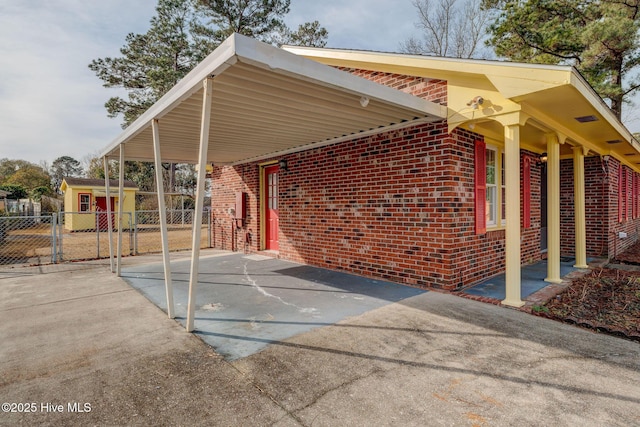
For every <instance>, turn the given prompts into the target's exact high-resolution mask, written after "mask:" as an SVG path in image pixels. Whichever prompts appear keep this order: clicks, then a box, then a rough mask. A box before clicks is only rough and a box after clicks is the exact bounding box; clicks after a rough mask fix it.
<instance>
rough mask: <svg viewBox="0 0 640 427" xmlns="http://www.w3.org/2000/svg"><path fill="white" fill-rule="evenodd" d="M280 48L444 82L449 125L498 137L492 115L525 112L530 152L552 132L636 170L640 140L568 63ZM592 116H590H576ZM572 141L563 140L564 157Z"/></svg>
mask: <svg viewBox="0 0 640 427" xmlns="http://www.w3.org/2000/svg"><path fill="white" fill-rule="evenodd" d="M284 49H285V50H287V51H289V52H292V53H295V54H297V55H301V56H304V57H306V58H309V59H313V60H314V61H318V62H321V63H323V64H326V65H331V66H334V67H351V68H361V69H366V70H376V71H380V72H388V73H397V74H406V75H414V76H420V77H425V78H432V79H442V80H446V81H447V95H448V103H447V105H448V111H449V115H448V124H449V127H450V129H451V128H455V127H457V126H462V127H467V128H469V129H473V130H474V132H478V133H481V134H484V135H485V136H490V137H492V138H494V139H498V140H500V139H502V138H503V134H504V131H503V129H502V125H501V124H500V123H499V121H496V120H495V119H496V118H499V116H501V115H508V114H512V113H523V114H525V115H526V116H527V117H529V120H528V121H527V122H526V125H525V126H523V127H522V129H521V134H520V138H521V141H524V144H526V148H528V149H531V150H533V151H540V152H542V151H546V137H545V135H546V134H547V133H549V132H558V133H559V134H562V135H563V136H564V137H566V138H567V140H568V141H569V142H570V143H571V144H579V145H582V146H584V147H586V148H589V149H590V150H591V151H593V152H595V153H598V154H601V155H607V154H610V155H614V156H616V157H617V158H618V159H619V160H621V161H622V162H624V163H626V164H627V165H629V166H632V167H634V168H635V169H637V170H640V169H639V168H638V164H640V145H639V144H638V142H637V141H636V140H635V138H634V137H633V135H632V134H631V132H629V130H628V129H627V128H625V126H624V125H623V124H622V123H621V122H620V121H619V120H618V119H617V118H616V116H615V115H614V114H613V112H612V111H611V110H610V109H609V107H608V106H607V105H606V104H605V103H604V102H603V101H602V99H601V98H600V97H599V96H598V95H597V93H596V92H595V91H594V90H593V88H592V87H591V86H589V84H588V83H587V82H586V81H585V79H584V78H583V77H582V76H581V75H580V73H579V72H578V71H577V70H576V69H575V68H573V67H570V66H559V65H543V64H522V63H514V62H504V61H491V60H475V59H458V58H441V57H430V56H422V55H407V54H398V53H385V52H369V51H358V50H343V49H325V48H309V47H294V46H286V47H284ZM477 96H481V97H483V99H484V104H482V106H481V107H479V108H478V107H475V108H474V107H473V106H469V102H470V100H472V99H473V98H474V97H477ZM590 116H592V117H593V118H594V119H595V120H594V121H592V122H582V121H579V120H577V119H579V118H581V117H590ZM613 141H617V142H614V143H612V142H613ZM571 144H565V145H563V148H562V149H563V152H564V153H565V154H567V155H570V154H571V147H570V145H571Z"/></svg>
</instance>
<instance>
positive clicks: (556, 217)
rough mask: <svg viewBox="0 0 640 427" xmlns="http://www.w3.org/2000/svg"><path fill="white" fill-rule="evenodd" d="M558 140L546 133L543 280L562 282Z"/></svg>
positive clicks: (553, 134) (554, 135) (551, 134)
mask: <svg viewBox="0 0 640 427" xmlns="http://www.w3.org/2000/svg"><path fill="white" fill-rule="evenodd" d="M560 142H561V141H560V140H559V139H558V135H556V134H555V133H550V134H547V242H548V249H547V277H546V278H545V279H544V280H545V282H549V283H562V279H561V278H560ZM562 142H564V139H563V140H562Z"/></svg>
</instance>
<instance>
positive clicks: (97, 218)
mask: <svg viewBox="0 0 640 427" xmlns="http://www.w3.org/2000/svg"><path fill="white" fill-rule="evenodd" d="M96 240H97V244H96V248H97V250H98V254H97V255H96V259H100V212H96Z"/></svg>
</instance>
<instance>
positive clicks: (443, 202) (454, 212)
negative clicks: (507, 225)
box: [212, 123, 540, 289]
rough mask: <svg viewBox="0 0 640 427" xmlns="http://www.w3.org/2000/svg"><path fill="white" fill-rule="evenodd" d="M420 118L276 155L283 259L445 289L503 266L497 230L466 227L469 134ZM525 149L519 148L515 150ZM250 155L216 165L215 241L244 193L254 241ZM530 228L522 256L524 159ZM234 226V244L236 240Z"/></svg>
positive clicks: (227, 239)
mask: <svg viewBox="0 0 640 427" xmlns="http://www.w3.org/2000/svg"><path fill="white" fill-rule="evenodd" d="M446 132H447V128H446V124H443V123H440V124H424V125H417V126H413V127H408V128H406V129H402V130H397V131H392V132H386V133H382V134H380V135H376V136H370V137H364V138H359V139H355V140H353V141H347V142H343V143H340V144H336V145H332V146H328V147H323V148H318V149H312V150H307V151H303V152H299V153H293V154H289V155H287V156H283V157H284V158H286V160H287V162H288V167H289V171H288V172H282V173H281V174H280V212H279V216H280V251H279V256H280V257H281V258H284V259H288V260H292V261H297V262H302V263H306V264H310V265H317V266H322V267H327V268H331V269H336V270H344V271H349V272H353V273H357V274H361V275H365V276H371V277H377V278H382V279H387V280H392V281H396V282H400V283H406V284H410V285H415V286H425V287H437V288H442V289H455V288H458V287H461V286H464V285H468V284H471V283H474V282H477V281H478V280H479V279H481V278H483V277H489V276H492V275H495V274H497V273H499V272H501V271H504V245H505V244H504V231H503V230H496V231H490V232H488V233H486V234H485V235H480V236H477V235H476V234H475V229H474V215H475V210H474V182H473V180H474V159H473V155H474V148H473V147H474V141H475V140H476V139H477V138H478V135H475V134H473V133H471V132H466V131H463V130H456V131H454V133H453V134H452V135H449V134H447V133H446ZM525 155H530V153H526V152H523V154H522V157H523V158H524V156H525ZM258 171H259V166H258V163H252V164H246V165H242V166H236V167H230V166H226V167H216V168H215V169H214V173H213V178H214V182H213V186H212V203H213V215H214V219H215V220H214V230H213V232H214V241H215V246H216V247H224V248H226V249H232V246H231V245H232V231H231V230H232V224H231V220H230V219H231V216H230V215H229V213H228V210H229V208H231V207H233V206H234V203H235V192H236V191H246V192H247V193H248V194H249V218H248V222H247V229H250V230H251V234H252V236H253V239H252V244H251V245H250V249H251V250H252V251H256V250H258V248H259V246H258V244H259V223H258V215H259V205H258V203H259V200H258V187H259V180H258ZM531 182H532V186H531V187H532V190H531V219H532V221H531V223H532V225H531V228H529V229H527V230H523V241H524V243H523V249H522V257H523V262H525V263H526V262H531V261H534V260H537V259H539V257H540V250H539V245H540V241H539V232H540V191H539V187H540V167H539V166H538V165H536V164H535V163H532V173H531ZM243 237H244V234H243V232H242V231H241V232H240V233H236V236H235V240H234V241H235V242H236V243H234V245H236V246H235V248H237V250H242V248H243Z"/></svg>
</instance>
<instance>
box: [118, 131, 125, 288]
mask: <svg viewBox="0 0 640 427" xmlns="http://www.w3.org/2000/svg"><path fill="white" fill-rule="evenodd" d="M118 172H119V173H118V264H117V271H116V274H117V276H118V277H120V275H121V271H122V268H121V266H122V215H123V213H122V209H123V205H124V203H123V201H124V144H120V163H119V171H118Z"/></svg>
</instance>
